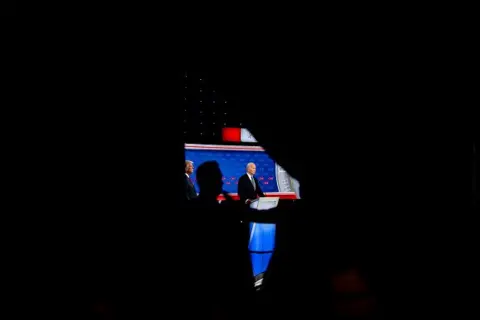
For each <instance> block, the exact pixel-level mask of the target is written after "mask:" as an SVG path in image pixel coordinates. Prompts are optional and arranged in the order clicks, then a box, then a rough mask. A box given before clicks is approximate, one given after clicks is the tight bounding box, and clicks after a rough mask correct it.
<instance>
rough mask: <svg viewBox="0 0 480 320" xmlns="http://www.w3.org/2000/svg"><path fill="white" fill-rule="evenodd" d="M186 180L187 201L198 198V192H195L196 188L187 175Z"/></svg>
mask: <svg viewBox="0 0 480 320" xmlns="http://www.w3.org/2000/svg"><path fill="white" fill-rule="evenodd" d="M184 180H185V181H184V189H185V197H186V198H187V200H192V199H195V198H197V191H196V190H195V186H194V185H193V183H192V181H191V180H190V179H189V178H188V177H187V175H185V176H184Z"/></svg>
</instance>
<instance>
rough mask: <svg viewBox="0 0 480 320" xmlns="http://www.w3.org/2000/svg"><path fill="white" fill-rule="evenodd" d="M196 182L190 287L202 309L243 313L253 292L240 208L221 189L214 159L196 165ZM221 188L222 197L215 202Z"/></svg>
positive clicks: (222, 312) (192, 222)
mask: <svg viewBox="0 0 480 320" xmlns="http://www.w3.org/2000/svg"><path fill="white" fill-rule="evenodd" d="M197 182H198V185H199V187H200V194H199V197H198V198H197V199H194V200H192V201H191V202H190V204H189V207H190V208H191V209H192V210H190V212H191V218H192V220H191V221H190V222H191V225H192V227H193V229H194V230H192V231H191V232H192V234H195V238H192V239H194V240H193V241H194V243H193V244H192V245H193V247H194V249H195V250H191V253H192V273H193V274H194V277H193V278H192V280H193V281H195V282H196V284H197V285H196V286H191V287H192V288H194V289H193V290H198V291H197V295H198V297H199V299H198V302H199V303H200V306H201V307H202V308H205V307H207V308H211V309H210V312H214V314H218V313H220V314H223V315H225V316H228V318H235V317H237V316H238V317H245V316H246V315H247V314H248V312H247V310H248V308H250V303H249V301H251V298H252V297H251V294H252V293H253V272H252V268H251V265H250V257H249V254H248V229H247V228H246V227H245V226H244V224H243V223H242V222H241V220H240V209H239V208H238V207H237V206H236V204H235V202H234V201H232V200H231V198H230V197H229V196H228V195H227V194H226V193H224V192H223V190H222V186H223V181H222V172H221V171H220V167H219V165H218V163H217V162H216V161H209V162H205V163H203V164H202V165H200V166H199V167H198V169H197ZM220 193H224V194H225V196H226V198H227V201H225V202H223V203H219V202H218V200H217V197H218V195H219V194H220ZM206 311H207V312H208V311H209V310H206Z"/></svg>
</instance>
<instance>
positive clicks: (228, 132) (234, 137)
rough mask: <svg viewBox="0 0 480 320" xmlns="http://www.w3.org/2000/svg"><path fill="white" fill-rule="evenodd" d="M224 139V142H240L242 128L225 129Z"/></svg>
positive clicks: (223, 132) (223, 131)
mask: <svg viewBox="0 0 480 320" xmlns="http://www.w3.org/2000/svg"><path fill="white" fill-rule="evenodd" d="M222 138H223V141H229V142H240V141H241V138H242V137H241V130H240V128H223V129H222Z"/></svg>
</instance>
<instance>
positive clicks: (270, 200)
mask: <svg viewBox="0 0 480 320" xmlns="http://www.w3.org/2000/svg"><path fill="white" fill-rule="evenodd" d="M279 200H280V197H261V198H258V199H255V200H253V201H252V202H251V203H250V208H251V209H255V210H269V209H273V208H276V207H277V206H278V201H279Z"/></svg>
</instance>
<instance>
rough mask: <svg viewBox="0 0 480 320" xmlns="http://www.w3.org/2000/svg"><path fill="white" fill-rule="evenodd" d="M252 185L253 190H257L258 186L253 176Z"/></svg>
mask: <svg viewBox="0 0 480 320" xmlns="http://www.w3.org/2000/svg"><path fill="white" fill-rule="evenodd" d="M252 185H253V190H257V186H256V185H255V180H253V176H252Z"/></svg>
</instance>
